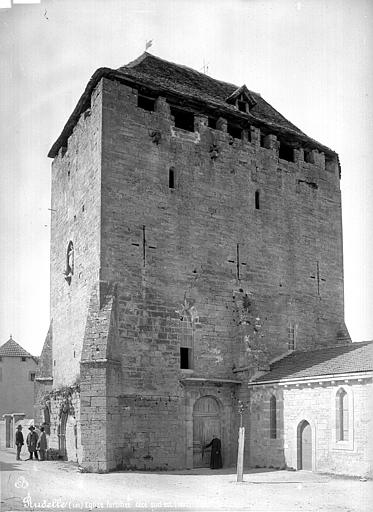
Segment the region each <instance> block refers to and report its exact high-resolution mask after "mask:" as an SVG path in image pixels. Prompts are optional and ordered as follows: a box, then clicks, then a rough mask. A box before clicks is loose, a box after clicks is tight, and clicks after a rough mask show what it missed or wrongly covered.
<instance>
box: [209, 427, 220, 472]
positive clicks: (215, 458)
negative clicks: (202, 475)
mask: <svg viewBox="0 0 373 512" xmlns="http://www.w3.org/2000/svg"><path fill="white" fill-rule="evenodd" d="M212 438H213V439H212V441H211V442H210V443H209V444H207V445H206V446H205V448H208V447H209V446H211V457H210V468H211V469H220V468H222V467H223V461H222V458H221V441H220V439H219V438H218V437H217V436H216V435H215V434H214V435H213V436H212Z"/></svg>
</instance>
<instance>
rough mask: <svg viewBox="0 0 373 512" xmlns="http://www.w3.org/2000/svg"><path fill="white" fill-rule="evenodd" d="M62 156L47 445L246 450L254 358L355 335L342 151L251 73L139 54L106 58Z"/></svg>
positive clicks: (169, 451)
mask: <svg viewBox="0 0 373 512" xmlns="http://www.w3.org/2000/svg"><path fill="white" fill-rule="evenodd" d="M49 156H50V157H51V158H53V164H52V205H51V209H52V228H51V327H50V330H49V333H48V337H47V340H46V344H45V349H44V350H43V354H42V358H41V360H42V361H44V363H43V365H41V368H40V373H39V375H38V377H37V381H38V386H39V387H38V401H37V410H38V414H39V416H40V420H43V417H44V419H46V422H47V423H48V424H49V423H50V426H51V429H50V446H52V447H55V448H58V449H59V450H60V453H61V455H65V456H67V457H68V458H70V459H74V460H79V462H80V463H81V464H82V465H83V466H84V467H86V468H88V469H91V470H110V469H113V468H141V469H155V468H162V469H167V468H186V467H198V466H203V465H208V457H209V453H208V451H207V450H204V449H203V445H204V444H205V443H206V442H207V441H209V440H210V439H211V436H212V435H213V434H217V435H218V436H220V437H221V439H222V445H223V459H224V463H225V465H230V464H233V463H234V461H235V458H236V450H237V428H238V421H239V419H238V412H237V411H238V408H237V406H238V400H241V401H242V402H243V403H244V404H246V405H247V408H246V414H245V422H246V423H247V425H250V422H251V421H252V419H251V413H249V405H250V397H251V395H252V391H251V387H250V390H249V387H248V382H251V381H252V379H253V378H255V376H256V375H257V372H258V371H261V370H266V369H268V368H269V366H268V365H269V363H270V362H271V361H272V360H273V359H274V358H281V357H283V356H286V355H287V354H289V353H290V352H292V351H294V350H300V351H304V350H314V349H317V348H328V347H334V346H336V345H341V344H342V345H346V346H349V343H350V339H349V335H348V332H347V330H346V327H345V324H344V304H343V266H342V228H341V196H340V187H339V181H340V165H339V161H338V156H337V154H336V153H335V152H334V151H332V150H330V149H329V148H327V147H325V146H324V145H322V144H320V143H318V142H317V141H315V140H313V139H311V138H309V137H308V136H307V135H305V134H304V133H303V132H302V131H301V130H299V129H298V128H297V127H296V126H294V125H293V124H291V123H290V122H289V121H287V120H286V119H285V118H284V117H283V116H282V115H281V114H279V113H278V112H277V111H276V110H275V109H274V108H272V107H271V106H270V105H269V104H268V103H267V102H266V101H265V100H264V99H263V98H262V97H261V96H260V95H259V94H257V93H254V92H252V91H250V90H249V89H247V87H246V86H245V85H244V86H242V87H237V86H235V85H232V84H229V83H226V82H222V81H218V80H215V79H213V78H211V77H209V76H207V75H204V74H202V73H198V72H197V71H194V70H192V69H190V68H187V67H184V66H180V65H176V64H173V63H170V62H166V61H164V60H162V59H159V58H157V57H154V56H152V55H150V54H148V53H144V54H143V55H142V56H141V57H140V58H139V59H137V60H136V61H134V62H132V63H130V64H128V65H127V66H124V67H122V68H119V69H118V70H113V69H108V68H101V69H99V70H97V71H96V72H95V73H94V75H93V76H92V78H91V80H90V81H89V82H88V85H87V87H86V89H85V91H84V93H83V95H82V96H81V98H80V99H79V101H78V104H77V106H76V108H75V110H74V111H73V113H72V114H71V116H70V118H69V120H68V122H67V124H66V125H65V127H64V129H63V131H62V133H61V135H60V136H59V137H58V139H57V141H56V142H55V143H54V144H53V146H52V148H51V150H50V152H49ZM247 444H249V443H247ZM253 456H254V455H253ZM247 457H248V459H247V460H248V461H249V457H250V453H249V452H248V453H247Z"/></svg>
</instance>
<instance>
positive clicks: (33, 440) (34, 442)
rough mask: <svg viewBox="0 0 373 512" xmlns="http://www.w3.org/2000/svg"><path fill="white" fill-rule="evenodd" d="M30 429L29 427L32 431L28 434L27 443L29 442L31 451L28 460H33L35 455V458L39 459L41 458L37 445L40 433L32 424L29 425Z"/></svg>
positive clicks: (28, 446)
mask: <svg viewBox="0 0 373 512" xmlns="http://www.w3.org/2000/svg"><path fill="white" fill-rule="evenodd" d="M28 429H29V431H30V433H29V434H28V436H27V439H26V444H27V448H28V451H29V453H30V457H29V458H28V459H26V460H32V456H33V455H35V459H36V460H38V459H39V457H38V452H37V451H36V445H37V443H38V435H37V433H36V432H35V427H34V425H31V427H29V428H28Z"/></svg>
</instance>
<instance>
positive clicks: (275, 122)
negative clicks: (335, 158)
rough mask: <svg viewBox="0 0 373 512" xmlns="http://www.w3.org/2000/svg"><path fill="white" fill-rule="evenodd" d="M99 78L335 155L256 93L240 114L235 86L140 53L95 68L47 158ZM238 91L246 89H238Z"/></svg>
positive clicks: (66, 134) (62, 141) (86, 104)
mask: <svg viewBox="0 0 373 512" xmlns="http://www.w3.org/2000/svg"><path fill="white" fill-rule="evenodd" d="M102 78H108V79H111V80H118V81H121V82H123V83H125V84H128V85H134V84H135V85H138V86H140V87H145V88H148V89H149V90H153V91H154V92H155V93H158V94H160V95H162V94H163V95H164V96H170V95H171V96H173V97H174V98H177V97H179V98H182V99H184V100H185V104H187V103H188V101H190V102H199V103H203V104H204V105H205V106H207V107H210V108H212V109H216V110H217V111H219V109H220V110H221V114H222V115H223V116H226V117H229V116H230V115H231V116H232V117H240V118H243V119H245V118H247V119H248V120H249V122H251V123H253V124H257V125H258V126H264V127H266V128H267V131H268V132H270V133H282V135H283V136H284V135H287V137H289V138H293V139H297V138H298V139H299V140H302V141H303V142H304V143H305V144H307V143H308V144H309V145H312V146H313V147H315V148H318V149H320V150H321V151H325V152H327V153H329V154H333V155H335V153H334V152H333V151H332V150H331V149H329V148H327V147H326V146H323V145H322V144H320V143H319V142H317V141H315V140H313V139H311V138H310V137H308V136H307V135H306V134H304V133H303V132H302V131H301V130H300V129H299V128H297V127H296V126H295V125H293V124H292V123H290V121H288V120H287V119H285V117H284V116H282V115H281V114H280V113H279V112H277V110H275V109H274V108H273V107H272V106H271V105H269V103H267V102H266V101H265V100H264V99H263V98H262V97H261V96H260V94H258V93H255V92H253V91H248V92H249V94H250V96H251V97H252V99H253V100H254V102H255V105H254V106H253V107H252V108H251V109H250V113H248V114H246V113H243V112H240V111H238V110H237V109H236V107H234V106H233V105H231V104H229V102H227V100H228V99H229V97H230V96H232V94H233V93H234V92H236V91H237V90H239V89H240V88H238V87H237V85H233V84H230V83H227V82H222V81H221V80H215V79H214V78H211V77H210V76H208V75H205V74H204V73H200V72H198V71H195V70H194V69H191V68H188V67H186V66H182V65H179V64H174V63H173V62H168V61H165V60H163V59H160V58H159V57H155V56H154V55H151V54H150V53H147V52H144V53H143V54H142V55H141V56H140V57H139V58H138V59H136V60H134V61H133V62H130V63H129V64H127V65H126V66H122V67H120V68H119V69H117V70H114V69H110V68H99V69H98V70H97V71H96V72H95V73H94V74H93V75H92V77H91V79H90V81H89V82H88V84H87V87H86V89H85V91H84V93H83V94H82V96H81V97H80V99H79V101H78V104H77V105H76V107H75V109H74V111H73V113H72V114H71V116H70V118H69V120H68V121H67V123H66V125H65V127H64V129H63V131H62V133H61V135H60V136H59V138H58V139H57V141H56V142H55V143H54V144H53V146H52V148H51V149H50V151H49V153H48V156H49V157H51V158H54V157H55V156H56V155H57V154H58V150H59V149H60V147H61V146H64V145H66V141H67V139H68V137H69V136H70V135H71V133H72V130H73V128H74V126H75V124H76V123H77V121H78V119H79V116H80V114H81V113H82V112H84V111H85V110H86V109H87V108H89V106H90V98H91V93H92V91H93V89H94V87H96V85H97V83H98V82H99V81H100V80H101V79H102ZM241 88H244V89H246V86H241Z"/></svg>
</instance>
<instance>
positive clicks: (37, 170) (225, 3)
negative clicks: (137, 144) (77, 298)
mask: <svg viewBox="0 0 373 512" xmlns="http://www.w3.org/2000/svg"><path fill="white" fill-rule="evenodd" d="M32 2H34V3H32ZM35 2H36V3H35ZM26 3H30V5H26ZM6 6H8V7H6ZM372 27H373V2H372V1H371V0H354V1H351V0H304V1H301V0H299V1H294V0H263V1H259V0H40V1H39V2H38V0H28V1H27V0H24V2H23V3H22V0H17V2H16V1H15V0H13V3H12V2H11V0H0V247H1V252H0V345H1V344H2V343H4V342H5V341H7V340H8V339H9V336H10V334H12V336H13V339H15V340H16V341H17V342H18V343H20V344H21V345H22V346H23V347H24V348H25V349H26V350H28V351H29V352H31V353H32V354H33V355H39V354H40V352H41V349H42V346H43V343H44V339H45V336H46V333H47V330H48V326H49V242H50V214H51V212H50V211H49V210H48V209H49V208H50V176H51V173H50V166H51V162H52V161H51V159H48V158H47V153H48V151H49V149H50V147H51V146H52V144H53V142H54V141H55V140H56V139H57V137H58V135H59V134H60V132H61V130H62V128H63V126H64V124H65V122H66V121H67V119H68V117H69V115H70V114H71V112H72V110H73V109H74V107H75V105H76V103H77V101H78V99H79V97H80V95H81V94H82V92H83V90H84V88H85V86H86V84H87V82H88V80H89V78H90V77H91V75H92V74H93V73H94V71H95V70H96V69H97V68H99V67H111V68H118V67H120V66H122V65H124V64H126V63H128V62H130V61H131V60H133V59H135V58H136V57H137V56H139V55H140V54H141V53H142V52H143V51H144V50H145V43H146V41H149V40H152V41H153V44H152V46H151V47H150V48H149V51H150V52H151V53H153V54H154V55H157V56H159V57H161V58H163V59H166V60H169V61H172V62H176V63H179V64H184V65H186V66H189V67H192V68H194V69H197V70H199V71H203V69H204V68H205V71H206V72H207V73H208V74H209V75H210V76H212V77H213V78H217V79H220V80H224V81H227V82H231V83H234V84H237V85H238V86H240V85H242V84H246V85H247V87H248V88H249V89H251V90H253V91H256V92H259V93H260V94H261V95H262V96H263V98H265V99H266V100H267V101H268V102H269V103H270V104H271V105H272V106H273V107H275V108H276V109H277V110H278V111H280V112H281V113H282V114H283V115H284V116H285V117H286V118H288V119H289V120H290V121H291V122H292V123H293V124H295V125H296V126H298V127H299V128H300V129H301V130H302V131H304V132H305V133H306V134H307V135H309V136H310V137H312V138H314V139H316V140H318V141H319V142H321V143H323V144H324V145H326V146H328V147H330V148H332V149H333V150H334V151H336V152H337V153H339V156H340V161H341V165H342V179H341V190H342V211H343V233H344V275H345V317H346V324H347V328H348V329H349V332H350V334H351V337H352V339H353V341H363V340H368V339H373V287H372V282H373V236H372V235H371V233H372V229H371V228H372V227H373V222H372V221H373V208H372V204H373V172H372V151H373V144H372V142H373V141H372V138H373V120H372V112H373V108H372V107H373V104H372V103H373V102H372V90H373V88H372V85H373V66H372V62H373V30H372Z"/></svg>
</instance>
